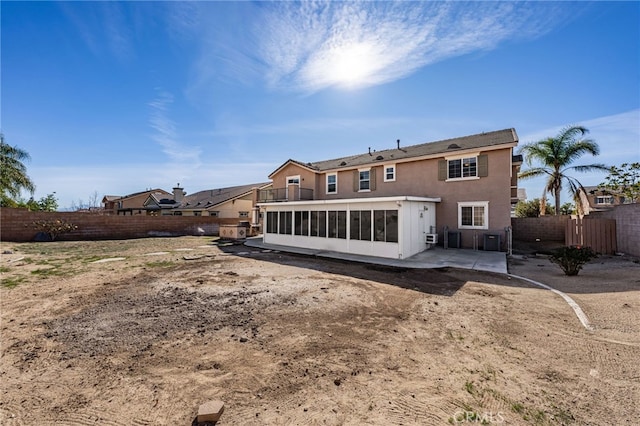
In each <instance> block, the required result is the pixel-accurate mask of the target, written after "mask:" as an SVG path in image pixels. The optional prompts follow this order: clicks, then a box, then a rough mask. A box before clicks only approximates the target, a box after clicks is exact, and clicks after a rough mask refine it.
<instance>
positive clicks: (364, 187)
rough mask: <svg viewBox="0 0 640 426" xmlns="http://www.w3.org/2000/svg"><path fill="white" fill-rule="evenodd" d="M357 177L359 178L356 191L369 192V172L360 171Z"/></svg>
mask: <svg viewBox="0 0 640 426" xmlns="http://www.w3.org/2000/svg"><path fill="white" fill-rule="evenodd" d="M358 175H359V176H360V180H359V182H360V183H359V186H358V189H359V190H360V191H369V190H371V170H360V171H359V173H358Z"/></svg>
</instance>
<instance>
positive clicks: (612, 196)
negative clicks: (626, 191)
mask: <svg viewBox="0 0 640 426" xmlns="http://www.w3.org/2000/svg"><path fill="white" fill-rule="evenodd" d="M583 189H584V192H583V193H582V194H581V197H580V199H581V202H582V209H583V211H584V213H585V214H589V213H590V212H592V211H602V210H610V209H612V208H613V207H615V206H619V205H620V204H631V203H633V202H634V201H635V200H633V199H630V198H628V197H625V196H624V195H623V194H621V193H619V192H616V191H613V190H611V189H607V188H603V187H599V186H585V187H583Z"/></svg>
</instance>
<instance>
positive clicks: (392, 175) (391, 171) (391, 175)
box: [384, 165, 396, 182]
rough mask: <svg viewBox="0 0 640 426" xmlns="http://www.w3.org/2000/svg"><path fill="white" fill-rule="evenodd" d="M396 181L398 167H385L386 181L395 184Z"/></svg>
mask: <svg viewBox="0 0 640 426" xmlns="http://www.w3.org/2000/svg"><path fill="white" fill-rule="evenodd" d="M394 180H396V166H395V165H392V166H384V181H385V182H393V181H394Z"/></svg>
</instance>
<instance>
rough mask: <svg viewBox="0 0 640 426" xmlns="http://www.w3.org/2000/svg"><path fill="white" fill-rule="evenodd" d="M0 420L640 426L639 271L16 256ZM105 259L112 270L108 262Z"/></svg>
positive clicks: (60, 245) (538, 262) (59, 247)
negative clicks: (572, 303)
mask: <svg viewBox="0 0 640 426" xmlns="http://www.w3.org/2000/svg"><path fill="white" fill-rule="evenodd" d="M2 251H10V252H11V253H7V254H3V255H2V259H1V262H0V267H1V268H2V269H1V271H2V286H0V296H1V304H0V307H1V323H0V330H1V333H2V334H1V343H2V346H1V356H2V358H1V360H0V395H1V396H0V424H3V425H31V424H65V425H67V424H70V425H89V424H100V425H165V424H166V425H189V424H191V423H192V422H193V421H194V418H195V415H196V413H197V410H198V406H199V405H200V404H202V403H204V402H206V401H208V400H212V399H220V400H222V401H224V402H225V412H224V414H223V415H222V418H221V420H220V421H219V422H218V424H219V425H267V424H268V425H280V424H293V425H308V424H311V425H313V424H318V425H320V424H327V425H338V424H345V425H360V424H385V425H396V424H397V425H399V424H404V425H437V424H480V423H483V422H484V423H483V424H515V425H519V424H576V425H582V424H592V425H625V424H627V425H634V424H637V422H638V419H639V418H640V409H639V408H638V402H639V401H640V362H639V361H638V360H639V359H640V264H638V263H636V262H634V261H633V260H632V259H628V258H625V257H600V258H598V259H596V260H595V261H593V262H592V263H591V264H589V265H587V266H586V267H585V268H584V270H583V271H582V272H581V273H580V275H578V276H577V277H565V276H564V275H563V274H562V272H561V270H560V269H559V268H558V267H557V266H556V265H554V264H552V263H550V262H549V261H548V259H545V258H543V257H538V256H533V255H529V256H526V257H524V258H523V257H519V258H517V259H514V260H512V261H511V262H510V271H511V272H512V273H514V274H517V275H521V276H526V277H529V278H532V279H535V280H537V281H541V282H543V283H546V284H549V285H551V286H553V287H555V288H558V289H560V290H562V291H564V292H566V293H568V294H569V295H570V296H571V297H573V298H574V299H575V300H576V301H577V302H578V303H579V304H580V305H581V306H582V308H583V309H584V311H585V312H586V314H587V316H588V317H589V319H590V321H591V323H592V324H593V325H594V328H595V329H594V330H593V331H588V330H586V329H585V328H584V327H583V326H582V325H581V324H580V322H579V321H578V319H577V318H576V316H575V314H574V312H573V311H572V310H571V308H570V307H569V306H568V305H567V304H566V303H565V302H564V301H563V300H562V298H560V297H559V296H558V295H556V294H554V293H552V292H550V291H546V290H543V289H539V288H535V287H533V286H531V285H529V284H526V283H524V282H521V281H520V280H517V279H508V278H507V277H505V276H501V275H493V274H488V273H486V274H483V273H478V272H474V271H463V270H454V269H440V270H404V269H397V268H386V267H379V266H373V265H363V264H353V263H348V262H340V261H333V260H327V259H317V258H311V257H304V256H295V255H290V254H285V253H278V252H265V251H261V250H256V249H250V248H247V247H245V246H242V245H223V244H217V242H216V241H214V240H212V239H211V238H197V237H183V238H154V239H142V240H128V241H101V242H54V243H28V244H14V243H3V244H2ZM104 259H108V260H109V261H103V260H104Z"/></svg>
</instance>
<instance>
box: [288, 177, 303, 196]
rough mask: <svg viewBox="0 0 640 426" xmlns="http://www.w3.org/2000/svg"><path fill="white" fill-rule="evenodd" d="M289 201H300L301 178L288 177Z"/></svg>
mask: <svg viewBox="0 0 640 426" xmlns="http://www.w3.org/2000/svg"><path fill="white" fill-rule="evenodd" d="M287 200H289V201H298V200H300V176H288V177H287Z"/></svg>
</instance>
